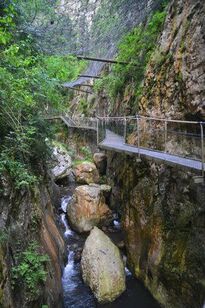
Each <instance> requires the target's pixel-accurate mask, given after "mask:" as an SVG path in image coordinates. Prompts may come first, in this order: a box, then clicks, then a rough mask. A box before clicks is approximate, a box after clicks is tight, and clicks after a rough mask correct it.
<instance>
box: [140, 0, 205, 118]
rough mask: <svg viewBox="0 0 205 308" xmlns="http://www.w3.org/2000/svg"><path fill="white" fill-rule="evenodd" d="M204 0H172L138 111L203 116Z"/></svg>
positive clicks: (204, 90) (153, 113)
mask: <svg viewBox="0 0 205 308" xmlns="http://www.w3.org/2000/svg"><path fill="white" fill-rule="evenodd" d="M204 15H205V3H204V2H203V1H194V0H187V1H182V0H173V1H171V4H170V6H169V11H168V15H167V19H166V22H165V25H164V31H163V33H162V36H161V38H160V40H159V45H158V48H157V49H156V51H155V53H154V55H153V57H152V61H151V63H150V65H149V67H148V70H147V73H146V76H145V81H144V91H143V96H142V99H141V101H140V111H141V112H143V113H145V114H149V115H155V116H156V115H157V116H163V115H166V116H170V117H172V118H175V119H176V118H186V117H190V116H192V117H193V116H194V117H197V118H200V119H204V118H205V87H204V84H205V36H204V33H205V21H204Z"/></svg>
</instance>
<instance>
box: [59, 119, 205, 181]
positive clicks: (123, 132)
mask: <svg viewBox="0 0 205 308" xmlns="http://www.w3.org/2000/svg"><path fill="white" fill-rule="evenodd" d="M59 118H61V119H62V120H63V121H64V122H65V123H66V124H67V125H68V126H69V127H76V128H81V129H94V130H95V131H96V132H97V144H101V142H103V141H104V140H105V139H106V130H110V131H112V132H114V133H115V134H116V135H118V136H121V139H122V140H124V144H125V145H130V144H129V143H128V144H127V136H131V138H132V136H134V138H135V141H136V142H137V143H136V145H135V144H131V146H132V147H136V148H137V149H138V150H137V151H138V156H139V158H140V151H142V150H143V149H150V150H153V151H155V149H156V147H157V151H158V152H161V153H167V154H168V153H170V152H171V154H172V155H175V156H178V157H184V158H185V157H191V159H192V160H196V161H198V162H199V163H200V164H201V171H202V176H203V177H204V176H205V148H204V147H205V141H204V137H205V133H204V127H205V122H203V121H186V120H173V119H168V118H158V117H148V116H143V115H139V114H136V115H134V116H113V117H112V116H111V117H110V116H105V117H102V116H96V117H78V116H71V115H70V114H64V116H63V115H61V116H59ZM143 120H145V121H143ZM132 121H134V126H133V125H132ZM146 121H156V122H158V121H159V122H161V123H162V124H161V125H158V124H157V125H154V126H152V124H149V122H148V124H146V123H147V122H146ZM112 122H113V123H112ZM169 123H179V124H188V126H187V127H188V129H183V128H182V126H181V125H180V126H179V128H180V130H178V128H177V129H173V128H172V127H169ZM129 125H130V126H129ZM189 125H198V127H197V126H196V131H195V129H194V131H193V133H192V131H191V132H190V128H189ZM168 127H169V129H168ZM130 129H131V130H132V129H133V133H134V135H132V133H130ZM143 131H144V132H145V133H144V134H143ZM158 132H160V134H162V135H159V134H158ZM169 134H171V135H169ZM173 134H175V136H174V137H172V135H173ZM147 136H148V137H147ZM159 136H160V139H157V138H158V137H159ZM177 136H185V138H187V137H189V138H190V137H191V138H194V139H191V142H190V139H188V142H187V139H184V141H185V143H182V144H181V145H182V147H181V149H180V151H175V152H174V153H173V151H172V145H173V144H172V142H173V141H174V143H175V144H176V143H177V142H178V139H177V138H178V137H177ZM146 138H147V139H146ZM193 141H194V143H192V142H193ZM168 142H170V143H168ZM110 143H112V140H110ZM134 143H135V142H134ZM145 144H146V145H145ZM169 144H170V146H171V147H170V146H169V147H168V145H169ZM179 144H180V143H179ZM195 145H196V146H195ZM170 149H171V151H170ZM176 149H177V147H175V148H174V150H176ZM199 149H201V150H199ZM181 150H182V151H183V152H182V151H181ZM199 151H200V152H199ZM182 153H183V154H182ZM193 155H194V158H193Z"/></svg>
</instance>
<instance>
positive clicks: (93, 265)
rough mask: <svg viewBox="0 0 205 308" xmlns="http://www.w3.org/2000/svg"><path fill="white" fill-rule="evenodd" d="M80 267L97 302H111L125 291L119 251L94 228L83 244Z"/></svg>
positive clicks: (122, 265) (106, 237)
mask: <svg viewBox="0 0 205 308" xmlns="http://www.w3.org/2000/svg"><path fill="white" fill-rule="evenodd" d="M81 267H82V274H83V280H84V282H85V283H86V284H88V285H89V286H90V288H91V290H92V291H93V293H94V295H95V297H96V298H97V300H98V302H100V303H106V302H112V301H114V300H115V299H116V298H117V297H118V296H119V295H120V294H121V293H122V292H124V291H125V288H126V286H125V270H124V264H123V261H122V258H121V255H120V251H119V249H118V247H117V246H115V245H114V244H113V243H112V241H111V240H110V239H109V237H108V236H107V235H105V233H104V232H102V231H101V230H100V229H98V228H96V227H95V228H94V229H93V230H92V231H91V233H90V235H89V237H88V238H87V240H86V242H85V246H84V249H83V253H82V259H81Z"/></svg>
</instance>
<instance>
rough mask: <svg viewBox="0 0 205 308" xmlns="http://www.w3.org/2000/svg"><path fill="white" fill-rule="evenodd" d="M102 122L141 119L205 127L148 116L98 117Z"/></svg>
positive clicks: (200, 122)
mask: <svg viewBox="0 0 205 308" xmlns="http://www.w3.org/2000/svg"><path fill="white" fill-rule="evenodd" d="M97 118H98V119H100V120H109V119H110V120H115V119H116V120H117V119H119V120H123V119H133V120H134V119H139V118H144V119H147V120H155V121H162V122H173V123H186V124H203V125H205V122H203V121H184V120H171V119H166V118H165V119H162V118H155V117H147V116H141V115H136V116H127V117H126V116H125V117H97Z"/></svg>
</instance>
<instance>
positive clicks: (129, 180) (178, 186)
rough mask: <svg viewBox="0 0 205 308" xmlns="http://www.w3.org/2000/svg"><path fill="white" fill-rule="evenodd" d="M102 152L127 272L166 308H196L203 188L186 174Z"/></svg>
mask: <svg viewBox="0 0 205 308" xmlns="http://www.w3.org/2000/svg"><path fill="white" fill-rule="evenodd" d="M108 154H109V156H108V157H109V160H108V166H109V167H108V176H109V177H110V183H111V185H112V187H113V194H112V206H113V207H115V208H117V209H118V211H119V212H120V213H121V215H122V221H123V228H124V232H125V238H126V239H125V243H126V249H127V254H128V264H129V266H130V268H131V270H132V272H133V273H134V274H135V276H136V277H137V278H140V279H141V280H142V281H143V283H144V284H145V285H146V286H147V287H148V289H149V290H150V291H151V293H152V294H153V296H154V297H155V298H156V299H157V300H158V301H159V302H160V303H161V304H162V305H164V306H165V307H166V308H167V307H176V308H185V307H193V308H195V307H196V308H201V307H202V305H203V302H204V299H205V285H204V277H205V276H204V273H205V267H204V264H205V245H204V243H205V185H200V184H194V181H193V176H194V174H192V173H190V172H189V171H188V170H180V169H177V168H176V167H168V166H166V165H164V164H156V163H154V162H147V161H146V160H143V161H142V162H141V163H137V162H136V160H135V157H129V156H125V155H122V154H115V153H108ZM119 166H120V167H119Z"/></svg>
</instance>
